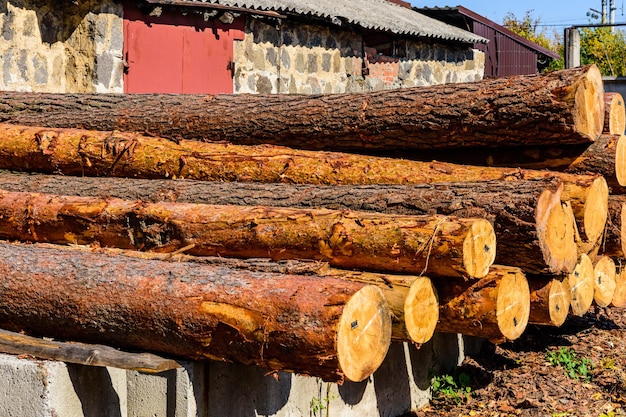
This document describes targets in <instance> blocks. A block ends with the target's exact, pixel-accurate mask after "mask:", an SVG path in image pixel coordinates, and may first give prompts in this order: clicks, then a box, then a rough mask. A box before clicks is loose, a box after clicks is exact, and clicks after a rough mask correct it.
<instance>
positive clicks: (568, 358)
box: [546, 347, 594, 382]
mask: <svg viewBox="0 0 626 417" xmlns="http://www.w3.org/2000/svg"><path fill="white" fill-rule="evenodd" d="M546 359H547V360H548V362H549V363H550V365H553V366H560V367H562V368H563V370H564V371H565V374H566V375H567V376H569V377H570V378H572V379H575V380H577V381H578V380H581V379H582V380H583V381H584V382H589V381H590V380H591V374H590V372H591V370H593V367H594V365H593V362H592V361H591V359H588V358H585V357H579V356H578V355H577V354H576V352H574V351H573V350H572V349H570V348H568V347H562V348H561V349H559V350H557V351H556V352H547V353H546Z"/></svg>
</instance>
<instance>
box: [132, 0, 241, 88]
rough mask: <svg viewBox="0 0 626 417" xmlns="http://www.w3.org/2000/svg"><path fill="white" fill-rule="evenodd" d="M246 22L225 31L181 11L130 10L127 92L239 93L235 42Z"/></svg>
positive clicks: (216, 25) (199, 17) (236, 24)
mask: <svg viewBox="0 0 626 417" xmlns="http://www.w3.org/2000/svg"><path fill="white" fill-rule="evenodd" d="M242 37H243V21H242V20H239V21H235V22H234V23H233V24H231V25H228V26H225V25H223V24H222V23H221V22H219V21H213V20H208V21H204V19H203V18H202V15H198V14H195V13H187V14H185V15H182V14H180V13H177V12H176V11H173V12H168V13H165V12H163V13H162V14H161V15H160V16H148V15H146V14H144V13H143V12H141V11H140V10H139V9H137V8H135V7H134V6H131V5H128V4H126V5H125V6H124V56H125V59H126V62H127V64H128V67H127V70H126V72H125V74H124V91H125V92H127V93H189V94H191V93H206V94H220V93H232V92H233V75H232V70H231V63H232V61H233V41H234V40H235V39H242Z"/></svg>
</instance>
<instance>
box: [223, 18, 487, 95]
mask: <svg viewBox="0 0 626 417" xmlns="http://www.w3.org/2000/svg"><path fill="white" fill-rule="evenodd" d="M395 48H396V53H397V54H398V55H400V56H403V57H402V58H393V57H387V56H382V55H380V54H379V53H377V51H376V49H374V48H369V47H367V46H364V44H363V38H362V37H361V35H359V34H357V33H355V32H351V31H341V30H330V29H329V28H326V27H323V26H314V25H306V24H302V23H295V22H290V21H285V22H283V23H282V24H280V25H271V24H268V23H265V22H263V21H260V20H255V19H248V22H247V27H246V34H245V39H244V40H243V41H239V42H235V50H234V61H235V76H234V91H235V92H238V93H261V94H269V93H279V94H281V93H299V94H320V93H345V92H363V91H375V90H383V89H393V88H405V87H416V86H427V85H435V84H444V83H455V82H471V81H477V80H480V79H482V77H483V74H484V66H485V65H484V64H485V57H484V54H483V53H482V52H480V51H478V50H474V49H470V48H467V47H463V45H460V44H459V45H456V46H453V45H443V44H438V43H426V42H418V41H408V40H401V41H397V42H395Z"/></svg>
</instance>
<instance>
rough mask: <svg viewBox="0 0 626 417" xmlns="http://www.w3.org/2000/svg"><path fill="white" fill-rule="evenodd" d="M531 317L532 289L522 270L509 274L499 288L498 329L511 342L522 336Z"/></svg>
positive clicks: (497, 303) (504, 277) (497, 306)
mask: <svg viewBox="0 0 626 417" xmlns="http://www.w3.org/2000/svg"><path fill="white" fill-rule="evenodd" d="M529 316H530V289H529V286H528V281H527V280H526V277H525V275H524V273H523V272H522V271H521V270H514V271H511V272H508V273H507V274H505V275H504V276H503V277H502V280H501V281H500V284H499V287H498V299H497V302H496V317H497V320H498V328H499V329H500V331H501V332H502V335H503V336H504V337H506V338H507V339H509V340H515V339H517V338H518V337H520V336H521V335H522V333H523V332H524V330H525V329H526V326H527V325H528V318H529Z"/></svg>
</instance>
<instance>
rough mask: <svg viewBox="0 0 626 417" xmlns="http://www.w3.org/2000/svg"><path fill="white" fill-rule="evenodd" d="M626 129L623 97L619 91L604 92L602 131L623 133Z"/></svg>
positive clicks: (612, 133)
mask: <svg viewBox="0 0 626 417" xmlns="http://www.w3.org/2000/svg"><path fill="white" fill-rule="evenodd" d="M624 129H626V112H625V110H624V98H623V97H622V95H621V94H620V93H616V92H605V93H604V129H603V132H604V133H608V134H611V135H623V134H624Z"/></svg>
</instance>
